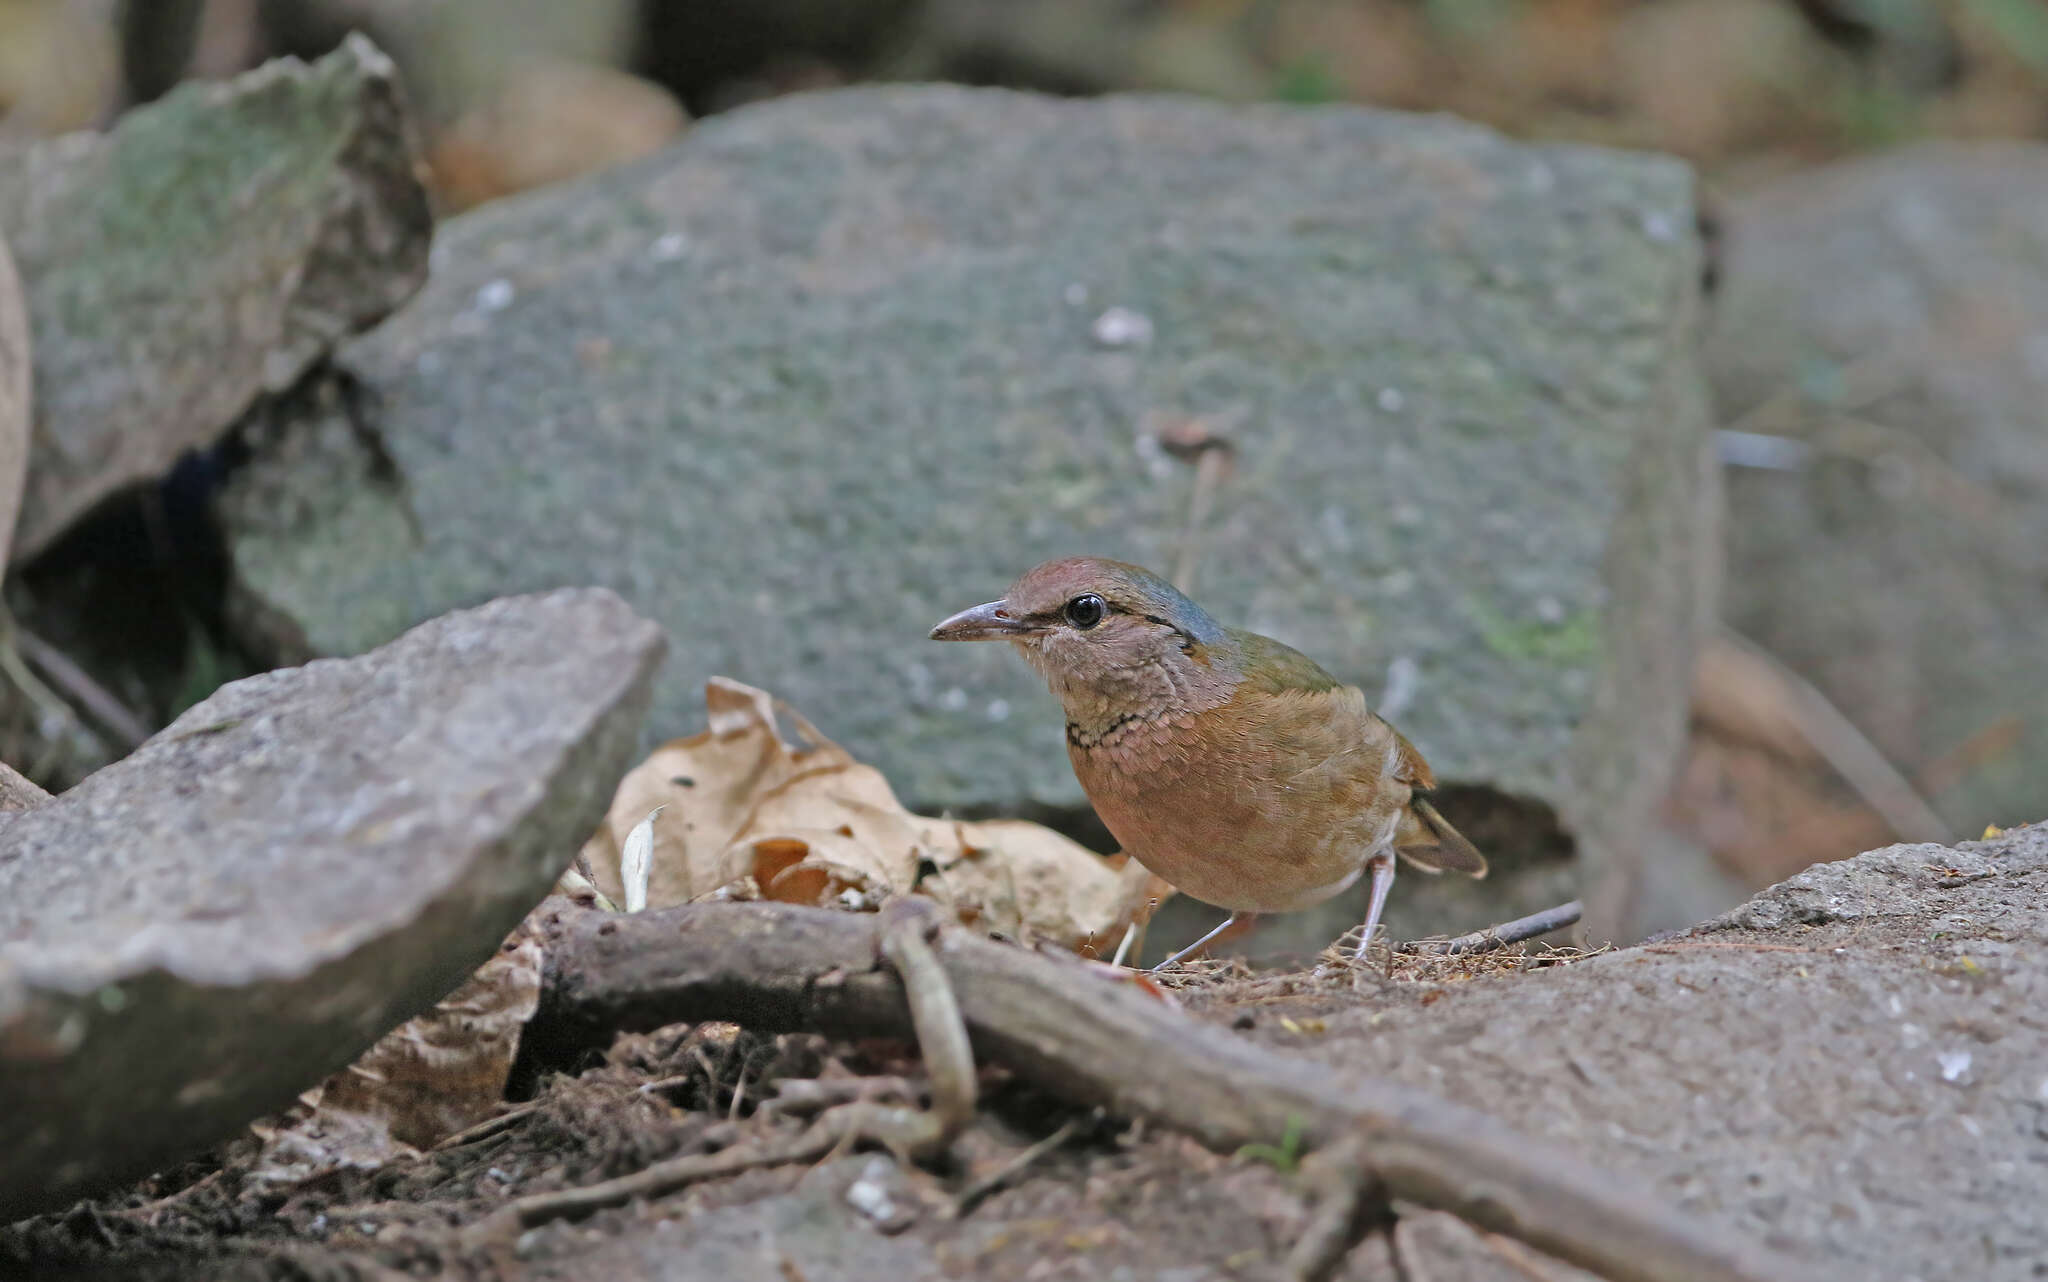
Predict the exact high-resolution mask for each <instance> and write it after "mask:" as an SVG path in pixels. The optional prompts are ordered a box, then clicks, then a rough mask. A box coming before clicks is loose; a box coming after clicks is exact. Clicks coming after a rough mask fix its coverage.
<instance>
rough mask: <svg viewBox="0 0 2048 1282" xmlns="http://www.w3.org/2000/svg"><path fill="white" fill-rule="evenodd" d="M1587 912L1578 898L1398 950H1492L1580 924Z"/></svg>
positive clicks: (1462, 951) (1452, 951)
mask: <svg viewBox="0 0 2048 1282" xmlns="http://www.w3.org/2000/svg"><path fill="white" fill-rule="evenodd" d="M1585 911H1586V906H1585V904H1583V903H1581V902H1580V901H1579V900H1576V899H1574V900H1572V901H1571V902H1570V903H1568V904H1559V905H1558V906H1557V907H1555V908H1546V909H1544V910H1543V911H1542V912H1540V913H1530V914H1529V915H1528V916H1527V917H1517V918H1515V919H1514V920H1513V921H1504V922H1502V923H1501V924H1500V925H1498V926H1488V927H1487V928H1486V929H1485V930H1475V931H1473V932H1472V933H1471V934H1469V935H1459V936H1457V937H1455V938H1452V939H1446V940H1443V941H1442V942H1435V941H1431V940H1417V941H1416V942H1414V943H1410V944H1402V945H1400V946H1399V947H1397V948H1396V949H1395V950H1394V951H1395V952H1401V953H1438V954H1442V955H1445V956H1449V955H1451V954H1454V953H1490V952H1493V951H1495V950H1496V949H1501V948H1507V947H1510V946H1512V945H1515V944H1519V943H1521V942H1523V941H1524V940H1528V939H1534V938H1536V937H1537V936H1538V935H1547V934H1549V933H1550V932H1551V931H1553V930H1563V929H1564V928H1565V927H1566V926H1570V925H1573V924H1575V923H1577V921H1578V920H1579V917H1580V915H1581V914H1582V913H1584V912H1585Z"/></svg>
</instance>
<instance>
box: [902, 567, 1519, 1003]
mask: <svg viewBox="0 0 2048 1282" xmlns="http://www.w3.org/2000/svg"><path fill="white" fill-rule="evenodd" d="M931 637H932V639H933V640H936V641H1008V642H1010V643H1011V644H1012V645H1013V646H1015V647H1016V649H1017V650H1018V652H1019V653H1021V654H1022V655H1023V658H1024V661H1025V662H1026V663H1027V664H1029V665H1030V666H1031V667H1032V668H1033V669H1034V670H1036V671H1037V673H1038V674H1039V675H1040V676H1041V677H1043V678H1044V680H1045V683H1046V685H1047V687H1048V688H1050V690H1051V691H1052V693H1053V695H1054V696H1055V697H1057V698H1058V699H1059V701H1060V704H1061V706H1062V708H1063V709H1064V710H1065V712H1066V722H1067V725H1066V735H1067V755H1068V758H1069V759H1070V760H1071V761H1072V762H1073V766H1074V774H1075V776H1076V777H1077V778H1078V779H1079V780H1080V783H1081V787H1082V790H1083V791H1084V792H1086V793H1087V794H1088V799H1089V801H1090V802H1092V803H1093V804H1094V806H1095V810H1096V813H1097V814H1098V815H1099V816H1100V817H1101V819H1102V821H1103V823H1104V824H1105V825H1107V826H1108V828H1109V831H1110V833H1111V835H1112V836H1114V837H1115V838H1116V839H1117V841H1118V842H1119V843H1120V844H1121V845H1122V847H1123V850H1124V852H1125V853H1126V854H1128V855H1129V856H1130V857H1131V858H1133V859H1135V860H1136V861H1137V862H1138V863H1139V864H1141V865H1143V867H1144V868H1145V869H1147V870H1148V871H1150V872H1151V873H1153V874H1154V875H1156V876H1158V877H1160V878H1162V879H1164V880H1165V881H1167V882H1170V883H1171V884H1172V885H1173V886H1174V887H1175V888H1176V889H1177V890H1179V891H1181V892H1182V893H1184V894H1188V895H1191V896H1193V897H1194V898H1196V899H1199V900H1202V901H1203V902H1205V903H1208V904H1212V905H1214V906H1216V907H1218V908H1222V909H1224V910H1225V911H1226V912H1228V913H1229V914H1230V915H1229V916H1228V917H1226V918H1225V919H1224V920H1223V922H1222V923H1221V924H1220V925H1218V926H1217V927H1216V928H1215V929H1214V930H1212V931H1210V932H1209V933H1208V934H1206V935H1204V936H1202V937H1201V938H1200V939H1197V940H1196V941H1195V942H1194V943H1192V944H1189V945H1188V946H1187V947H1186V948H1183V949H1181V950H1180V951H1178V952H1176V953H1174V954H1173V955H1172V956H1170V957H1168V958H1167V959H1166V960H1165V961H1162V962H1160V963H1159V965H1158V967H1155V968H1154V969H1164V968H1168V967H1172V966H1174V965H1177V964H1178V963H1180V962H1182V961H1184V960H1186V959H1187V958H1188V957H1191V956H1193V955H1194V954H1195V953H1197V952H1198V951H1200V950H1201V949H1202V948H1203V947H1204V946H1206V945H1207V944H1208V943H1209V942H1210V941H1211V940H1213V939H1215V938H1216V937H1217V936H1218V935H1220V934H1222V933H1223V932H1224V931H1225V930H1227V929H1229V928H1230V927H1231V926H1233V925H1236V924H1237V923H1239V922H1244V921H1249V920H1251V919H1252V918H1254V917H1256V916H1258V915H1260V914H1264V913H1283V912H1293V911H1297V910H1299V909H1303V908H1307V907H1309V906H1311V905H1313V904H1317V903H1320V902H1322V901H1323V900H1325V899H1328V898H1330V897H1331V896H1332V895H1335V894H1338V893H1339V892H1341V891H1343V890H1344V889H1345V888H1346V887H1348V886H1350V885H1351V884H1352V883H1354V882H1355V881H1357V880H1358V878H1359V877H1360V876H1361V875H1364V874H1367V873H1368V872H1369V873H1370V875H1371V878H1372V890H1371V898H1370V906H1369V907H1368V909H1367V914H1366V919H1365V927H1364V930H1363V932H1362V933H1361V935H1360V938H1359V941H1358V948H1357V953H1356V955H1358V956H1363V955H1364V953H1365V948H1366V945H1367V943H1368V942H1369V941H1370V940H1371V938H1372V935H1373V932H1374V930H1375V929H1377V928H1378V926H1379V922H1380V915H1381V912H1382V910H1383V909H1384V908H1385V907H1386V901H1387V893H1388V891H1390V890H1391V889H1392V888H1393V884H1394V868H1395V860H1396V858H1397V857H1398V858H1399V859H1401V860H1404V861H1405V862H1407V863H1409V864H1412V865H1414V866H1415V867H1417V868H1421V869H1424V870H1427V871H1430V872H1444V871H1453V872H1460V873H1464V874H1466V875H1468V876H1472V877H1484V876H1485V875H1486V870H1487V866H1486V859H1485V857H1484V856H1482V855H1481V854H1480V853H1479V851H1478V850H1477V849H1476V848H1475V847H1474V846H1473V844H1472V843H1471V842H1470V841H1467V840H1466V839H1465V837H1464V836H1463V835H1462V834H1460V833H1459V832H1458V830H1457V829H1455V828H1453V827H1452V826H1451V825H1450V824H1449V823H1447V822H1446V821H1445V820H1444V817H1443V816H1442V815H1441V814H1439V813H1438V812H1437V809H1436V807H1435V806H1434V805H1433V804H1431V802H1430V800H1429V793H1431V792H1432V791H1433V790H1435V788H1436V786H1437V783H1436V776H1435V775H1434V774H1433V773H1432V772H1431V770H1430V768H1429V764H1428V763H1427V762H1426V761H1424V760H1423V757H1422V754H1421V753H1419V752H1417V751H1416V749H1415V746H1414V745H1413V744H1411V743H1409V742H1408V740H1407V739H1405V738H1403V737H1402V735H1401V733H1400V731H1398V730H1396V729H1394V727H1393V726H1391V725H1389V724H1388V723H1387V722H1386V721H1384V720H1382V719H1381V718H1380V717H1379V716H1378V715H1376V714H1375V713H1373V712H1372V711H1371V710H1370V709H1369V708H1368V707H1367V706H1366V701H1365V695H1364V694H1363V693H1362V692H1361V691H1360V690H1359V688H1358V687H1357V686H1352V685H1345V684H1344V683H1343V682H1341V681H1339V680H1337V679H1336V678H1335V677H1333V676H1331V675H1330V674H1329V673H1328V672H1326V671H1324V669H1323V668H1322V667H1321V666H1320V665H1318V664H1317V663H1316V662H1315V661H1314V660H1313V659H1310V658H1309V657H1308V656H1307V655H1305V654H1303V653H1301V652H1300V651H1299V650H1295V649H1293V648H1292V647H1290V646H1287V645H1284V644H1282V643H1281V642H1279V641H1275V640H1274V639H1272V638H1271V637H1266V636H1261V635H1259V634H1258V633H1256V632H1246V631H1240V630H1238V629H1234V628H1226V627H1224V626H1222V625H1221V624H1219V623H1217V622H1216V620H1215V619H1214V618H1212V617H1210V615H1209V614H1208V613H1207V612H1206V611H1204V610H1203V609H1202V608H1201V607H1200V606H1198V605H1196V604H1195V603H1194V602H1193V601H1191V600H1189V599H1188V598H1187V597H1186V596H1185V595H1183V594H1182V593H1181V592H1180V591H1179V590H1178V589H1176V588H1175V587H1174V586H1173V585H1172V584H1171V583H1169V582H1167V581H1166V580H1165V579H1163V578H1161V577H1159V576H1158V575H1156V574H1154V573H1152V572H1151V571H1149V570H1146V569H1144V568H1143V567H1140V566H1136V565H1131V564H1129V563H1127V562H1123V561H1112V560H1107V559H1103V558H1099V557H1067V558H1063V559H1060V560H1053V561H1047V562H1045V563H1043V564H1041V565H1038V566H1036V567H1034V568H1032V569H1030V570H1027V571H1025V572H1024V573H1023V574H1022V575H1021V576H1019V577H1018V579H1017V580H1016V581H1015V582H1014V583H1012V584H1010V586H1009V588H1008V590H1006V591H1005V592H1004V594H1003V596H1002V599H1001V600H997V601H989V602H986V603H984V604H982V605H977V606H973V607H971V608H969V609H966V610H962V611H960V612H959V613H958V614H955V615H953V616H952V617H951V618H948V619H946V620H945V621H944V622H942V623H940V624H939V625H938V626H937V627H935V628H933V629H932V631H931Z"/></svg>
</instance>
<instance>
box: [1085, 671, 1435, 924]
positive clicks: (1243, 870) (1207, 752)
mask: <svg viewBox="0 0 2048 1282" xmlns="http://www.w3.org/2000/svg"><path fill="white" fill-rule="evenodd" d="M1372 725H1381V726H1383V725H1384V723H1379V722H1378V721H1377V719H1376V718H1371V717H1370V716H1369V715H1368V714H1366V712H1365V705H1364V699H1363V696H1361V695H1359V693H1358V692H1357V691H1356V690H1353V689H1349V688H1345V689H1342V690H1339V691H1323V692H1301V693H1298V694H1297V693H1289V694H1285V695H1280V696H1264V697H1261V698H1259V699H1258V700H1257V701H1256V703H1255V705H1254V706H1245V701H1244V700H1241V699H1232V700H1231V701H1230V702H1228V703H1225V704H1224V705H1222V706H1220V707H1217V708H1214V709H1212V710H1210V711H1208V712H1205V713H1202V714H1200V715H1198V716H1182V717H1170V716H1169V717H1158V718H1150V719H1143V720H1134V721H1132V722H1130V723H1128V724H1126V725H1124V726H1121V727H1119V728H1118V729H1117V730H1116V731H1115V732H1113V733H1111V734H1108V735H1105V736H1104V737H1103V738H1102V739H1101V741H1099V742H1096V743H1093V744H1088V745H1085V746H1084V745H1080V744H1073V745H1070V746H1069V756H1070V757H1071V758H1072V760H1073V763H1074V773H1075V775H1076V776H1078V777H1079V779H1080V781H1081V786H1082V787H1083V788H1084V789H1086V790H1087V793H1088V797H1089V799H1090V800H1091V801H1092V802H1093V803H1094V804H1095V809H1096V812H1097V813H1098V814H1100V815H1101V816H1102V821H1103V823H1104V824H1106V825H1107V826H1108V827H1109V830H1110V831H1111V832H1112V833H1114V834H1115V835H1116V838H1117V840H1118V841H1119V842H1120V843H1122V845H1123V848H1124V850H1125V851H1126V852H1127V853H1129V854H1130V855H1131V856H1132V857H1133V858H1135V859H1136V860H1138V862H1140V863H1142V864H1143V865H1145V867H1147V868H1148V869H1150V870H1151V871H1153V872H1155V873H1157V874H1158V875H1159V876H1161V877H1164V878H1165V879H1166V880H1168V881H1170V882H1172V883H1173V884H1174V885H1175V886H1176V887H1177V888H1178V889H1180V890H1181V891H1182V892H1183V893H1185V894H1189V895H1192V896H1194V897H1195V898H1197V899H1200V900H1203V901H1205V902H1208V903H1212V904H1215V905H1216V906H1218V907H1220V908H1226V909H1230V910H1232V911H1249V912H1287V911H1291V910H1294V909H1297V908H1304V907H1307V906H1308V905H1310V904H1313V903H1316V902H1319V901H1320V900H1323V899H1326V898H1328V897H1329V896H1331V895H1334V894H1336V893H1337V892H1338V891H1340V890H1342V889H1343V888H1344V887H1345V886H1347V885H1349V884H1350V883H1351V882H1352V881H1353V880H1354V879H1355V878H1356V877H1357V876H1358V874H1359V872H1360V870H1361V869H1362V868H1363V867H1364V864H1365V861H1366V859H1367V858H1368V857H1370V856H1371V855H1372V854H1373V852H1374V851H1376V850H1378V849H1380V848H1382V847H1383V846H1385V845H1386V844H1387V842H1388V841H1390V840H1391V838H1392V836H1393V831H1394V826H1395V822H1396V820H1397V818H1398V815H1399V812H1400V809H1401V807H1403V806H1405V805H1406V804H1407V802H1408V795H1409V790H1408V787H1407V785H1406V784H1404V783H1401V782H1399V781H1397V780H1395V779H1394V778H1393V777H1392V773H1391V768H1392V764H1393V753H1392V752H1391V751H1390V750H1389V746H1388V745H1387V744H1385V743H1380V742H1376V741H1375V740H1376V736H1374V735H1373V734H1372V733H1371V726H1372Z"/></svg>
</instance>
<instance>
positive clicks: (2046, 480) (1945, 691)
mask: <svg viewBox="0 0 2048 1282" xmlns="http://www.w3.org/2000/svg"><path fill="white" fill-rule="evenodd" d="M1727 233H1728V234H1727V251H1726V258H1725V267H1724V273H1723V281H1724V284H1723V286H1722V292H1721V297H1720V299H1719V301H1718V304H1717V307H1716V309H1715V315H1714V319H1713V325H1712V331H1711V334H1710V341H1709V344H1708V347H1707V353H1708V361H1709V365H1710V372H1711V375H1712V379H1713V384H1714V394H1715V398H1716V400H1717V402H1718V403H1719V407H1720V409H1721V411H1722V417H1723V419H1724V420H1726V421H1728V422H1730V423H1732V424H1734V425H1736V426H1740V427H1743V428H1745V429H1748V430H1753V431H1757V432H1762V433H1774V434H1783V435H1786V436H1789V437H1792V438H1794V439H1795V441H1796V442H1797V444H1796V445H1795V447H1794V448H1795V450H1805V451H1808V452H1807V453H1806V454H1805V455H1804V457H1803V459H1800V460H1799V461H1798V463H1797V465H1796V466H1795V468H1794V469H1793V470H1789V471H1785V470H1762V469H1753V468H1738V469H1734V470H1732V471H1731V473H1730V476H1729V482H1728V490H1729V537H1728V556H1729V568H1730V573H1729V575H1728V587H1727V601H1726V603H1725V612H1726V615H1727V617H1728V619H1729V621H1730V622H1731V623H1732V624H1733V625H1734V626H1735V627H1736V628H1737V629H1739V630H1740V631H1742V632H1745V633H1747V634H1748V635H1750V636H1752V637H1754V638H1755V639H1756V640H1758V641H1759V642H1761V643H1763V644H1764V645H1765V646H1766V647H1768V648H1769V649H1770V650H1772V651H1773V652H1775V653H1776V654H1777V655H1779V656H1780V657H1781V658H1783V659H1784V660H1785V661H1786V662H1787V663H1789V664H1790V665H1791V666H1792V667H1793V668H1795V669H1796V670H1798V671H1799V673H1800V674H1801V675H1803V676H1805V677H1806V678H1807V679H1808V680H1810V681H1812V682H1813V683H1814V684H1815V685H1816V686H1818V687H1819V688H1820V689H1821V690H1822V691H1823V692H1824V693H1826V694H1827V695H1828V697H1829V698H1830V699H1831V700H1833V701H1834V702H1835V703H1836V704H1837V705H1838V706H1839V707H1840V708H1841V709H1842V710H1843V712H1844V713H1846V714H1847V715H1848V717H1849V719H1850V720H1851V721H1853V722H1855V723H1856V724H1857V725H1858V727H1859V728H1861V729H1862V730H1863V731H1864V733H1865V734H1867V735H1869V736H1870V738H1871V739H1872V740H1873V741H1874V742H1875V743H1876V744H1877V745H1878V747H1879V748H1880V749H1882V750H1883V751H1884V752H1885V753H1886V755H1887V756H1889V757H1890V759H1891V760H1892V761H1893V762H1894V763H1896V764H1897V765H1898V766H1900V767H1901V768H1902V769H1903V770H1905V771H1906V772H1907V773H1908V774H1909V775H1911V774H1915V773H1917V772H1921V771H1923V770H1928V769H1929V768H1930V767H1931V768H1932V770H1931V773H1932V774H1933V775H1934V776H1935V777H1936V780H1935V782H1936V784H1937V785H1938V784H1939V783H1940V782H1941V777H1942V776H1947V777H1948V779H1949V781H1950V782H1949V786H1945V787H1943V786H1934V788H1933V795H1932V796H1931V797H1930V798H1929V799H1930V800H1931V801H1932V802H1933V803H1934V805H1935V807H1936V809H1937V810H1939V811H1940V812H1941V814H1942V815H1943V816H1944V817H1945V818H1946V819H1948V821H1949V822H1950V823H1951V824H1953V825H1954V826H1955V828H1956V830H1957V831H1958V832H1965V833H1969V832H1977V831H1980V830H1982V828H1983V826H1984V825H1985V824H1986V823H1989V822H1997V823H2012V822H2023V821H2028V820H2034V819H2039V818H2041V817H2043V816H2048V732H2044V730H2043V727H2044V726H2048V682H2044V681H2043V680H2042V679H2041V671H2042V669H2041V660H2042V656H2043V655H2044V654H2048V417H2044V415H2043V410H2042V407H2043V406H2044V405H2048V147H2042V146H2037V145H2031V144H1996V145H1993V144H1983V145H1963V144H1929V145H1926V146H1921V147H1914V148H1910V149H1908V150H1906V151H1903V152H1900V153H1897V154H1894V155H1891V156H1886V157H1881V158H1877V159H1873V160H1865V161H1857V162H1854V163H1850V164H1845V165H1839V166H1836V167H1834V168H1832V169H1829V170H1825V171H1822V172H1819V173H1815V174H1808V175H1801V176H1798V177H1793V178H1787V179H1784V180H1781V181H1780V182H1778V183H1776V184H1774V185H1772V186H1769V187H1766V188H1764V189H1763V190H1761V191H1758V192H1756V193H1755V194H1753V195H1751V196H1749V197H1748V198H1746V199H1744V200H1742V201H1739V202H1737V203H1735V204H1734V205H1733V207H1732V208H1731V209H1730V210H1729V211H1728V220H1727ZM2007 735H2014V736H2017V742H2016V744H2014V745H2013V746H2010V747H2009V748H2007V749H2006V750H2004V751H1999V750H1998V749H1997V746H1996V745H1997V743H1998V741H1999V740H2000V739H2001V738H2003V737H2005V736H2007ZM1973 747H1974V750H1973ZM1944 758H1946V759H1947V761H1946V764H1944V762H1943V759H1944ZM1986 758H1988V759H1986ZM1973 759H1974V760H1973Z"/></svg>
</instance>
